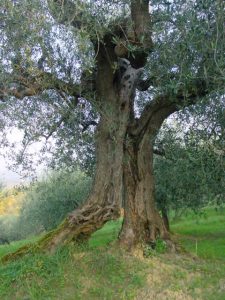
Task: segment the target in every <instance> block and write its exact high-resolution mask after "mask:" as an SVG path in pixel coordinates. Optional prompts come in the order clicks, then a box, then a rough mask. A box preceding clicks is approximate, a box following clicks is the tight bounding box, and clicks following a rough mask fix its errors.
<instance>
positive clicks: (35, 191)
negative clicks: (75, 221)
mask: <svg viewBox="0 0 225 300" xmlns="http://www.w3.org/2000/svg"><path fill="white" fill-rule="evenodd" d="M90 185H91V180H90V178H89V177H87V176H85V175H84V174H83V173H81V172H80V171H74V172H71V173H67V172H63V171H61V172H56V173H51V174H50V175H48V176H46V177H45V178H43V179H42V180H40V181H37V182H36V183H34V184H33V185H31V187H30V189H29V190H28V191H27V192H26V194H25V197H24V202H23V205H22V208H21V211H20V216H19V220H18V222H17V225H16V226H17V228H18V231H19V232H20V234H21V235H22V236H27V235H30V234H35V233H38V232H42V231H45V230H50V229H52V228H54V227H56V226H57V225H58V224H59V223H60V222H61V221H62V220H63V218H64V217H65V216H66V214H67V213H69V212H71V211H72V210H73V209H75V208H76V207H78V206H79V205H81V204H82V203H83V202H84V201H85V200H86V197H87V196H88V193H89V190H90Z"/></svg>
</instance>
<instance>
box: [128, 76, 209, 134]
mask: <svg viewBox="0 0 225 300" xmlns="http://www.w3.org/2000/svg"><path fill="white" fill-rule="evenodd" d="M209 92H210V91H209V90H208V87H207V85H206V82H205V81H203V80H199V79H196V80H195V81H194V82H192V83H191V84H190V86H189V88H186V89H181V90H179V91H178V92H177V93H176V94H173V93H168V94H164V95H159V96H157V97H156V98H155V99H154V100H153V101H151V102H150V103H149V104H147V105H146V107H145V109H144V111H143V113H142V115H141V117H140V118H139V119H138V120H136V122H135V124H134V125H133V128H131V129H130V133H131V134H132V135H134V136H139V135H141V133H142V132H143V131H145V128H146V127H148V124H149V122H150V121H151V119H152V117H153V116H154V117H157V116H156V114H158V115H160V118H164V119H165V118H167V117H168V116H169V115H170V114H172V113H173V112H175V111H178V110H180V109H182V108H184V107H187V106H190V105H193V104H195V103H196V102H197V101H198V100H199V99H201V98H202V97H204V96H206V95H207V94H209Z"/></svg>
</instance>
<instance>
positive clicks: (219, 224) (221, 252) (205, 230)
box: [171, 208, 225, 261]
mask: <svg viewBox="0 0 225 300" xmlns="http://www.w3.org/2000/svg"><path fill="white" fill-rule="evenodd" d="M171 227H172V231H174V232H175V233H176V234H179V235H180V236H179V240H180V242H181V244H182V245H183V246H184V248H185V249H186V250H187V251H189V252H191V253H193V254H195V255H197V256H199V257H201V258H205V259H221V260H223V261H225V208H221V209H217V210H216V209H212V208H210V209H209V208H208V209H205V210H204V211H203V212H202V214H201V215H195V214H194V213H189V214H187V215H186V216H184V217H183V218H182V219H181V220H179V221H177V222H173V224H172V226H171Z"/></svg>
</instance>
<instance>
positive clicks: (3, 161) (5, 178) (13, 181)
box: [0, 128, 43, 187]
mask: <svg viewBox="0 0 225 300" xmlns="http://www.w3.org/2000/svg"><path fill="white" fill-rule="evenodd" d="M22 136H23V134H22V133H21V131H19V130H18V129H15V128H14V129H12V131H11V132H10V133H9V134H8V137H9V141H10V143H15V147H17V146H16V145H18V147H19V144H20V141H21V139H22ZM30 149H31V150H32V152H33V151H34V152H35V151H38V150H39V149H40V144H34V145H32V146H31V148H30ZM8 150H9V149H7V150H4V149H1V152H0V182H3V183H4V185H5V186H7V187H11V186H14V185H18V184H22V183H25V182H28V179H24V178H23V177H22V176H20V175H19V174H17V173H16V172H13V171H10V169H9V166H10V164H12V163H13V162H12V161H10V160H9V158H5V157H3V156H2V155H1V153H4V151H8ZM37 170H38V173H39V174H40V172H41V171H42V170H43V166H41V165H39V166H38V168H37Z"/></svg>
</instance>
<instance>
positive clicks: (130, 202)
mask: <svg viewBox="0 0 225 300" xmlns="http://www.w3.org/2000/svg"><path fill="white" fill-rule="evenodd" d="M125 152H126V156H125V163H124V187H125V200H124V221H123V224H122V229H121V232H120V235H119V242H120V245H121V246H122V247H124V248H126V249H127V250H129V251H132V250H133V249H134V248H136V247H139V246H140V245H143V244H146V243H147V244H154V243H155V242H156V239H157V238H159V237H160V238H162V239H164V240H169V233H168V231H167V230H166V228H165V226H164V223H163V221H162V218H161V216H160V214H159V212H158V211H157V209H156V206H155V195H154V189H155V184H154V175H153V142H152V141H151V139H150V137H148V136H147V135H146V136H145V138H144V139H143V140H142V141H141V143H140V144H139V146H137V145H135V143H131V142H130V143H127V145H126V149H125Z"/></svg>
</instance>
